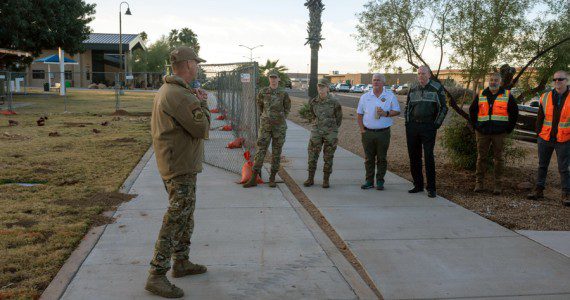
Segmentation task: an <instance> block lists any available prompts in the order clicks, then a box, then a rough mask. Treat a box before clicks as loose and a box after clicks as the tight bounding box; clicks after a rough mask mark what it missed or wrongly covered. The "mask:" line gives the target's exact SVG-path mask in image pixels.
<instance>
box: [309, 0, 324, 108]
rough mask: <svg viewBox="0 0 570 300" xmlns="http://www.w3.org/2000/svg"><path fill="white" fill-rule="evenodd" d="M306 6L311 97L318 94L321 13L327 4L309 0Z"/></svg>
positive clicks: (317, 0)
mask: <svg viewBox="0 0 570 300" xmlns="http://www.w3.org/2000/svg"><path fill="white" fill-rule="evenodd" d="M305 6H306V7H307V8H308V9H309V22H308V23H307V33H308V35H309V36H308V37H307V42H306V43H305V45H307V44H309V45H310V47H311V75H310V76H311V77H310V79H309V97H310V98H313V97H316V96H317V80H318V76H319V75H318V73H319V49H320V48H321V47H322V45H321V41H322V40H323V37H322V35H321V29H322V25H323V24H322V22H321V14H322V13H323V10H325V5H324V4H323V1H321V0H307V1H306V2H305Z"/></svg>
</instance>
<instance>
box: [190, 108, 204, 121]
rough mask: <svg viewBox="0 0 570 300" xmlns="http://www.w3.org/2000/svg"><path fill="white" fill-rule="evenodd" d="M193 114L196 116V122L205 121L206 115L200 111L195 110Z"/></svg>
mask: <svg viewBox="0 0 570 300" xmlns="http://www.w3.org/2000/svg"><path fill="white" fill-rule="evenodd" d="M192 114H193V115H194V120H196V121H202V120H203V119H204V113H203V112H202V111H201V110H199V109H196V110H194V111H193V112H192Z"/></svg>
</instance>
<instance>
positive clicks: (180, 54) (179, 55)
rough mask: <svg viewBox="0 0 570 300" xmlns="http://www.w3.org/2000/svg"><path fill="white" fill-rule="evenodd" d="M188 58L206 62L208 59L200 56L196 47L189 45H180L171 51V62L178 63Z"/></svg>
mask: <svg viewBox="0 0 570 300" xmlns="http://www.w3.org/2000/svg"><path fill="white" fill-rule="evenodd" d="M186 60H195V61H197V62H198V63H203V62H206V60H204V59H202V58H200V57H198V55H197V54H196V52H194V49H192V48H190V47H187V46H180V47H177V48H176V49H174V50H172V52H170V62H171V63H176V62H180V61H186Z"/></svg>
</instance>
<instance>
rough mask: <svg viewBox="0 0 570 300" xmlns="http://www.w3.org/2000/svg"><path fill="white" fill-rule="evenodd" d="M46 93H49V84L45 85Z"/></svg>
mask: <svg viewBox="0 0 570 300" xmlns="http://www.w3.org/2000/svg"><path fill="white" fill-rule="evenodd" d="M44 92H49V83H47V82H46V83H44Z"/></svg>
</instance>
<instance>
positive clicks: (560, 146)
mask: <svg viewBox="0 0 570 300" xmlns="http://www.w3.org/2000/svg"><path fill="white" fill-rule="evenodd" d="M553 84H554V89H553V90H552V91H550V92H547V93H544V94H542V96H541V97H540V108H539V110H538V117H537V119H536V132H537V133H538V140H537V143H538V176H537V181H536V189H535V191H534V193H532V194H530V195H528V198H529V199H533V200H541V199H543V198H544V193H543V191H544V187H545V184H546V175H547V174H548V165H549V164H550V158H551V157H552V153H553V152H554V151H556V157H557V160H558V171H559V172H560V182H561V186H562V204H563V205H564V206H570V174H569V171H568V166H569V165H568V163H569V161H570V93H569V87H568V72H566V71H558V72H556V73H554V78H553Z"/></svg>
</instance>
